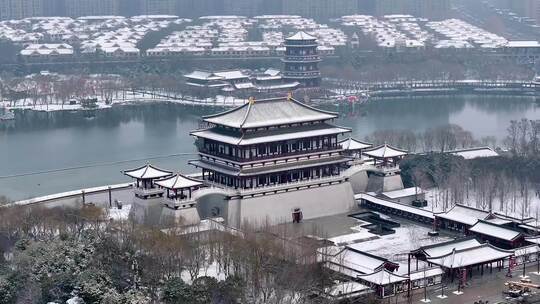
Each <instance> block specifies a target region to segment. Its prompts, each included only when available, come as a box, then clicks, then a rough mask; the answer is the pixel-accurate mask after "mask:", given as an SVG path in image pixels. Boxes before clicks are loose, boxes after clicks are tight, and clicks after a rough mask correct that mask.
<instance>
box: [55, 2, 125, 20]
mask: <svg viewBox="0 0 540 304" xmlns="http://www.w3.org/2000/svg"><path fill="white" fill-rule="evenodd" d="M64 1H65V2H64V3H65V12H66V15H67V16H69V17H80V16H107V15H119V14H120V1H119V0H64Z"/></svg>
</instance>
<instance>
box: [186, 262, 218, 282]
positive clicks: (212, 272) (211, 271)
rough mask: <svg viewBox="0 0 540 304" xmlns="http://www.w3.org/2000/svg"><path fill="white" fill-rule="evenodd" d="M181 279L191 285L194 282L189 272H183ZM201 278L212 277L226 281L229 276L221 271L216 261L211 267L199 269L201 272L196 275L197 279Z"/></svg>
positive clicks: (206, 266)
mask: <svg viewBox="0 0 540 304" xmlns="http://www.w3.org/2000/svg"><path fill="white" fill-rule="evenodd" d="M180 277H181V278H182V281H184V282H186V283H188V284H191V283H192V282H193V281H192V279H191V275H190V274H189V271H187V270H184V271H182V274H181V275H180ZM200 277H212V278H215V279H216V280H218V281H224V280H225V279H226V278H227V275H226V274H225V273H224V272H223V271H221V269H220V267H219V264H218V263H217V262H215V261H214V262H212V263H211V264H209V265H205V266H203V267H201V268H199V272H198V274H197V275H196V278H200Z"/></svg>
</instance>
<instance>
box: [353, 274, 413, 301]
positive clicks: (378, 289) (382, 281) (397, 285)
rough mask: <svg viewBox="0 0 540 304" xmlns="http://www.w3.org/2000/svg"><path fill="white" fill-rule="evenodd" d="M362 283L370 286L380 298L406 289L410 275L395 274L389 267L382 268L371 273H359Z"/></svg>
mask: <svg viewBox="0 0 540 304" xmlns="http://www.w3.org/2000/svg"><path fill="white" fill-rule="evenodd" d="M356 278H357V279H358V280H359V281H360V283H362V284H364V285H367V286H370V287H371V288H373V289H374V290H375V294H376V295H377V296H378V297H380V298H386V297H391V296H394V295H396V294H398V293H400V292H403V291H404V290H405V286H406V284H407V282H408V281H409V277H406V276H401V275H398V274H395V273H393V272H391V271H388V270H387V269H384V268H383V269H380V270H378V271H377V272H374V273H370V274H363V275H358V276H357V277H356Z"/></svg>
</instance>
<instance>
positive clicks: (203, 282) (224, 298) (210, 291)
mask: <svg viewBox="0 0 540 304" xmlns="http://www.w3.org/2000/svg"><path fill="white" fill-rule="evenodd" d="M245 287H246V284H245V282H244V280H243V279H242V278H240V277H238V276H234V275H233V276H229V277H228V278H227V279H226V280H225V281H221V282H218V281H217V280H216V279H215V278H212V277H200V278H197V279H195V281H193V284H191V285H188V284H186V283H184V281H182V279H180V278H173V279H170V280H169V281H167V282H166V283H165V286H164V288H163V295H162V298H161V299H162V301H163V302H165V303H170V304H173V303H185V304H207V303H215V304H236V303H245V301H244V298H245V296H244V288H245Z"/></svg>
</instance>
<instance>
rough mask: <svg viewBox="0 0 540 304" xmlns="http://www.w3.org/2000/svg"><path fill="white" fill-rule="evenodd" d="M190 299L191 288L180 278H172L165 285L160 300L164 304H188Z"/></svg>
mask: <svg viewBox="0 0 540 304" xmlns="http://www.w3.org/2000/svg"><path fill="white" fill-rule="evenodd" d="M191 298H192V291H191V286H189V285H188V284H186V283H184V281H182V279H181V278H172V279H170V280H169V281H167V282H166V283H165V287H164V288H163V296H162V298H161V299H162V300H163V302H165V303H168V304H172V303H189V301H191Z"/></svg>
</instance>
